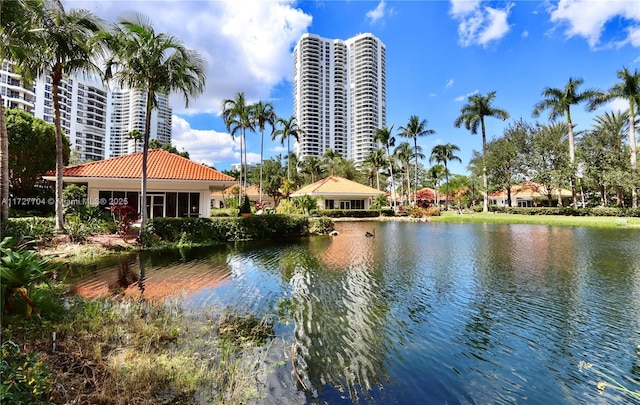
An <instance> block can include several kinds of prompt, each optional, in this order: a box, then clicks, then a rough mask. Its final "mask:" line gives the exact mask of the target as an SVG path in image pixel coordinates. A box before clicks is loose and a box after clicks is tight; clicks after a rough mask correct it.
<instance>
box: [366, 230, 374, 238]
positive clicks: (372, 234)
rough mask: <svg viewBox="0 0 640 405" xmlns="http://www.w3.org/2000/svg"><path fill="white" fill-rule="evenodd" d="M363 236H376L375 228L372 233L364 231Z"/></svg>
mask: <svg viewBox="0 0 640 405" xmlns="http://www.w3.org/2000/svg"><path fill="white" fill-rule="evenodd" d="M364 236H366V237H367V238H371V237H375V236H376V228H373V233H371V232H369V231H367V232H365V234H364Z"/></svg>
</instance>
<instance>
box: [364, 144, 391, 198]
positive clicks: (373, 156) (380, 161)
mask: <svg viewBox="0 0 640 405" xmlns="http://www.w3.org/2000/svg"><path fill="white" fill-rule="evenodd" d="M386 160H387V159H386V157H385V154H384V149H382V148H378V149H374V150H372V151H371V153H369V156H367V158H366V159H365V160H364V162H362V163H364V164H365V165H366V166H368V167H371V168H372V169H373V170H374V171H375V173H376V184H377V187H376V188H377V189H378V190H380V169H381V168H382V166H384V164H385V163H386Z"/></svg>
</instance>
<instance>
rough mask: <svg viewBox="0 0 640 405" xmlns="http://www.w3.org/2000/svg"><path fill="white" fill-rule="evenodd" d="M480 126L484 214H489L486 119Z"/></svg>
mask: <svg viewBox="0 0 640 405" xmlns="http://www.w3.org/2000/svg"><path fill="white" fill-rule="evenodd" d="M480 125H481V126H482V186H483V187H484V190H483V191H484V197H483V199H482V212H489V183H488V181H487V164H486V163H485V156H486V155H487V131H486V128H485V126H484V118H483V119H482V120H481V121H480ZM445 174H446V173H445Z"/></svg>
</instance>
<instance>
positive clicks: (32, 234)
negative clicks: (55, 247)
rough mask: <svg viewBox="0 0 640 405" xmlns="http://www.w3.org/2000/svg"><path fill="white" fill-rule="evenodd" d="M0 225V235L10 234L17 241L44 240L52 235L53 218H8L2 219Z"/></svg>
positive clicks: (53, 227)
mask: <svg viewBox="0 0 640 405" xmlns="http://www.w3.org/2000/svg"><path fill="white" fill-rule="evenodd" d="M0 226H1V227H2V236H10V237H12V238H14V239H15V240H16V241H18V242H20V241H24V240H36V241H45V240H49V239H51V238H52V237H53V233H54V230H55V218H52V217H29V218H10V219H8V220H6V221H3V223H2V224H1V225H0Z"/></svg>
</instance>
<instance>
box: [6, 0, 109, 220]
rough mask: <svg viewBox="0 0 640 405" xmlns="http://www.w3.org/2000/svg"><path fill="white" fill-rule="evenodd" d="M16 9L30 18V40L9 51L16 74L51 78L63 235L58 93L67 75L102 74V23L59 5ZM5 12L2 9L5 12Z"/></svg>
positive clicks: (33, 3)
mask: <svg viewBox="0 0 640 405" xmlns="http://www.w3.org/2000/svg"><path fill="white" fill-rule="evenodd" d="M4 3H6V2H3V4H4ZM9 3H11V2H9ZM14 6H15V5H14ZM16 7H24V8H23V9H22V11H21V12H23V13H25V14H24V15H25V17H27V21H26V24H25V25H26V27H27V28H28V29H25V31H28V38H23V39H22V40H20V41H19V42H20V43H22V44H23V45H25V46H24V47H20V46H19V45H17V44H16V42H13V45H14V46H13V47H12V46H11V45H12V43H11V41H9V48H12V51H10V52H9V55H10V56H11V57H12V58H14V62H15V63H16V70H17V71H19V72H20V73H21V74H22V75H23V77H25V78H27V79H32V78H35V77H38V76H43V75H45V74H46V75H49V77H50V78H51V94H52V96H53V110H54V125H55V127H56V193H55V194H56V195H55V196H56V200H55V211H56V225H55V230H56V232H64V218H63V201H62V186H63V183H62V170H63V168H64V161H63V153H62V152H63V151H62V149H63V142H62V126H61V123H60V117H61V112H60V99H59V95H58V89H59V87H60V84H61V82H62V80H63V79H64V76H65V75H68V74H70V73H73V72H91V71H96V72H97V71H99V69H98V67H97V66H96V65H95V64H94V63H93V62H92V60H94V56H96V55H97V54H99V53H100V50H101V48H100V45H101V42H100V41H95V40H94V38H95V33H96V32H99V31H100V30H101V29H102V20H100V19H99V18H98V17H96V16H95V15H94V14H93V13H91V12H89V11H87V10H81V9H73V10H70V11H69V12H66V11H65V10H64V8H63V7H62V4H61V2H59V1H43V2H38V1H23V2H21V3H20V5H17V6H16ZM4 8H5V7H4V6H3V10H4ZM3 18H4V15H3ZM3 26H4V23H3ZM3 32H4V29H3ZM27 41H28V44H27V43H26V42H27ZM27 81H28V80H27Z"/></svg>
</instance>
